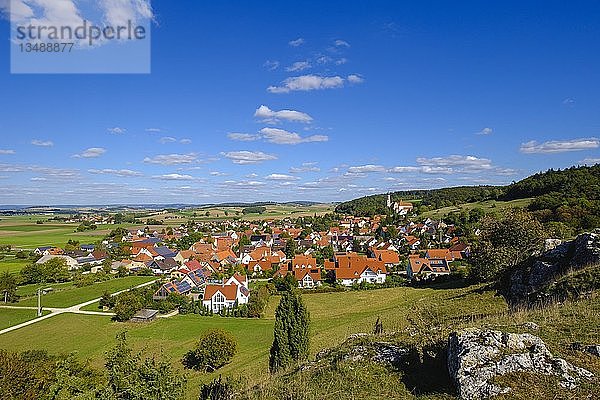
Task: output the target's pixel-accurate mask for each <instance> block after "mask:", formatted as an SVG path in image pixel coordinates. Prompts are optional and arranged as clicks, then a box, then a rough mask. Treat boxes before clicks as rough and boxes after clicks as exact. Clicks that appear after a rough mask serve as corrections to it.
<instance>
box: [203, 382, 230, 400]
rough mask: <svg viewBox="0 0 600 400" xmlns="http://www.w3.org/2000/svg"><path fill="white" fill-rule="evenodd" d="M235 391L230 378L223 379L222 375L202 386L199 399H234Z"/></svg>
mask: <svg viewBox="0 0 600 400" xmlns="http://www.w3.org/2000/svg"><path fill="white" fill-rule="evenodd" d="M233 396H234V391H233V385H232V384H231V381H230V379H229V378H228V379H227V380H226V381H224V382H223V381H222V380H221V377H220V376H219V379H215V380H213V381H212V382H210V383H209V384H204V385H202V387H201V388H200V399H199V400H229V399H233Z"/></svg>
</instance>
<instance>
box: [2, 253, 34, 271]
mask: <svg viewBox="0 0 600 400" xmlns="http://www.w3.org/2000/svg"><path fill="white" fill-rule="evenodd" d="M30 262H31V261H30V260H21V259H18V258H15V256H14V255H4V258H2V259H1V260H0V274H1V273H4V272H5V271H8V272H9V273H11V274H13V273H17V272H19V271H20V270H21V269H22V268H23V267H24V266H26V265H27V264H29V263H30Z"/></svg>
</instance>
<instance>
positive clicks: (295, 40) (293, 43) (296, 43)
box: [288, 38, 304, 47]
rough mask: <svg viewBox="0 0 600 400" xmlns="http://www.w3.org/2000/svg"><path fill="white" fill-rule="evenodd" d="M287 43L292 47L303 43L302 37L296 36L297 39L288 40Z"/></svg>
mask: <svg viewBox="0 0 600 400" xmlns="http://www.w3.org/2000/svg"><path fill="white" fill-rule="evenodd" d="M288 44H289V45H290V46H292V47H298V46H302V45H303V44H304V39H303V38H298V39H294V40H290V41H289V42H288Z"/></svg>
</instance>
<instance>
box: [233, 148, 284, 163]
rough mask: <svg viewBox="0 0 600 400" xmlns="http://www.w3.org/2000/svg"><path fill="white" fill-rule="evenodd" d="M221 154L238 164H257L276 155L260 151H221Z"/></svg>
mask: <svg viewBox="0 0 600 400" xmlns="http://www.w3.org/2000/svg"><path fill="white" fill-rule="evenodd" d="M221 155H222V156H223V157H225V158H227V159H229V160H231V162H233V163H234V164H240V165H247V164H259V163H261V162H263V161H270V160H277V156H275V155H273V154H268V153H263V152H262V151H247V150H242V151H229V152H224V153H221Z"/></svg>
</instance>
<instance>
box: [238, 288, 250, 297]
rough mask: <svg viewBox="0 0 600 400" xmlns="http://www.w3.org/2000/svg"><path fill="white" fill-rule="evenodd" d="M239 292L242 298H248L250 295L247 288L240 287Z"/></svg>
mask: <svg viewBox="0 0 600 400" xmlns="http://www.w3.org/2000/svg"><path fill="white" fill-rule="evenodd" d="M240 292H242V294H243V295H244V296H249V295H250V291H249V290H248V288H247V287H246V286H242V287H241V288H240Z"/></svg>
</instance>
